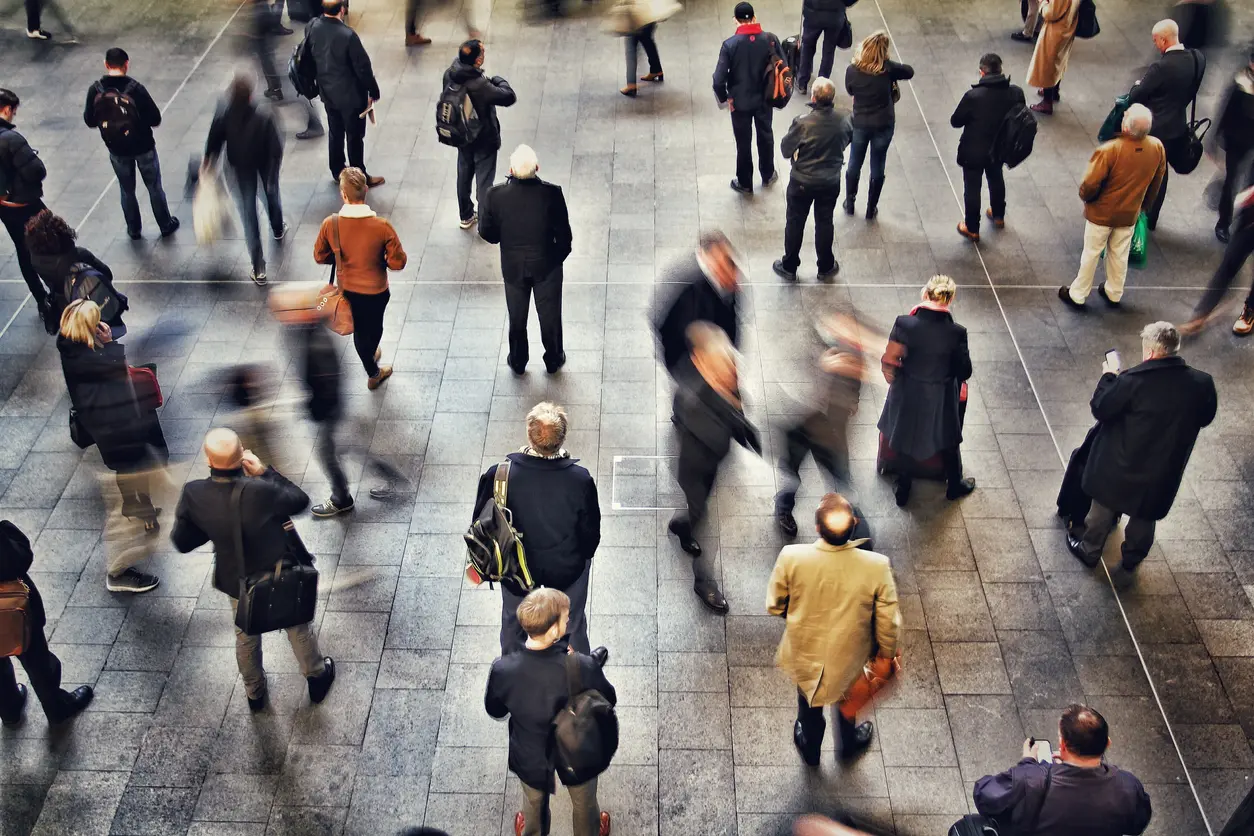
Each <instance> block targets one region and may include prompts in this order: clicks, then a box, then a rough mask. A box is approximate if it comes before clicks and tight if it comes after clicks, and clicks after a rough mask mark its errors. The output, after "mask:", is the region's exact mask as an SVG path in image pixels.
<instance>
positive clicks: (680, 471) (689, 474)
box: [671, 427, 722, 582]
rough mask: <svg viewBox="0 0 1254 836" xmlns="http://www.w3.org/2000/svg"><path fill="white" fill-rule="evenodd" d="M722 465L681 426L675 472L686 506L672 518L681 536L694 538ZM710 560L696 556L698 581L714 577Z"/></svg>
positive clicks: (695, 570) (693, 565)
mask: <svg viewBox="0 0 1254 836" xmlns="http://www.w3.org/2000/svg"><path fill="white" fill-rule="evenodd" d="M720 464H722V459H720V458H716V457H715V456H714V455H713V454H712V453H711V452H710V449H709V448H708V447H706V446H705V445H704V444H703V443H701V442H700V441H698V440H697V437H696V436H694V435H693V434H692V433H690V432H688V431H687V430H685V429H683V428H682V427H681V428H680V429H679V459H678V461H677V463H676V474H675V475H676V480H677V481H678V482H679V489H680V490H681V491H683V494H684V504H685V507H684V508H683V509H681V510H679V511H676V512H675V514H674V516H672V517H671V525H672V526H673V527H674V528H675V533H676V534H677V535H678V536H679V537H681V538H684V537H689V538H691V537H693V536H694V534H695V532H696V529H697V527H698V526H700V525H701V522H702V521H703V520H704V519H705V515H706V512H707V510H708V509H709V505H710V494H711V493H712V492H713V491H714V480H715V479H716V478H717V477H718V468H719V465H720ZM709 560H710V557H709V555H702V556H701V557H698V558H694V559H693V561H692V575H693V578H694V579H695V580H697V581H698V582H702V581H711V580H714V567H713V566H712V565H711V564H710V563H709Z"/></svg>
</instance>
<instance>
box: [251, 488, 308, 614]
mask: <svg viewBox="0 0 1254 836" xmlns="http://www.w3.org/2000/svg"><path fill="white" fill-rule="evenodd" d="M244 478H246V477H241V478H240V479H239V480H237V481H236V483H235V486H234V488H232V490H231V516H232V519H233V522H234V525H235V531H234V537H235V553H236V555H238V557H239V561H240V574H241V577H240V581H239V606H238V607H237V608H236V611H235V626H236V627H238V628H239V629H240V630H242V631H243V632H245V633H246V634H248V635H250V636H259V635H261V634H262V633H272V632H274V631H275V630H285V629H287V628H288V627H297V626H299V625H301V624H308V623H309V622H311V621H313V617H314V608H315V607H316V606H317V602H318V570H317V569H315V568H314V567H313V565H312V563H313V561H312V559H311V558H310V557H309V552H308V551H307V550H305V546H304V543H301V541H300V536H299V535H298V534H297V533H296V528H295V526H293V524H292V521H291V520H288V521H287V522H285V523H284V524H283V530H284V532H285V533H286V535H287V543H286V548H285V549H284V553H283V554H282V555H280V556H279V558H278V559H277V560H276V561H275V564H274V569H272V570H266V571H264V572H256V573H254V574H252V575H248V574H246V573H245V566H244V517H243V514H242V512H241V509H240V498H241V496H242V495H243V493H244ZM297 544H299V546H300V548H299V551H297V550H296V549H295V546H296V545H297Z"/></svg>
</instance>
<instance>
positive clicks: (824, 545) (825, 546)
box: [814, 537, 866, 552]
mask: <svg viewBox="0 0 1254 836" xmlns="http://www.w3.org/2000/svg"><path fill="white" fill-rule="evenodd" d="M865 542H866V538H865V537H863V538H861V539H859V540H850V541H849V542H848V543H845V545H843V546H833V545H832V544H831V543H829V542H827V541H826V540H824V539H823V538H822V537H820V538H819V539H817V540H815V541H814V547H815V548H817V549H818V550H819V551H821V552H847V551H851V550H853V549H857V548H861V547H862V545H863V544H864V543H865Z"/></svg>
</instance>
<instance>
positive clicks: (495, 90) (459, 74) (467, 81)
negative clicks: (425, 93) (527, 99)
mask: <svg viewBox="0 0 1254 836" xmlns="http://www.w3.org/2000/svg"><path fill="white" fill-rule="evenodd" d="M450 84H462V85H465V87H466V91H467V93H468V94H469V95H470V102H471V104H473V105H474V106H475V112H476V113H478V114H479V121H480V122H481V123H482V127H481V128H480V130H479V136H477V137H475V141H474V142H472V143H470V145H468V146H466V150H468V151H472V152H481V151H495V150H497V149H498V148H500V147H501V122H500V120H498V119H497V118H496V109H497V107H498V106H499V107H509V106H510V105H512V104H513V103H514V102H516V101H518V96H517V94H515V93H514V88H512V87H510V86H509V82H508V81H506V80H505V79H503V78H501V77H500V76H499V75H494V76H492V77H491V78H488V77H487V76H485V75H484V74H483V70H481V69H479V68H478V67H472V66H470V65H468V64H463V63H462V62H461V61H460V60H459V59H457V58H454V59H453V63H452V64H451V65H450V66H449V68H448V69H447V70H445V71H444V86H445V87H448V86H449V85H450Z"/></svg>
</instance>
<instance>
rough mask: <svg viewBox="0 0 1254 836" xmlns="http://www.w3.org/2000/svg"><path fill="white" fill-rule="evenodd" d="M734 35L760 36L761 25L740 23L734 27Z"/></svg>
mask: <svg viewBox="0 0 1254 836" xmlns="http://www.w3.org/2000/svg"><path fill="white" fill-rule="evenodd" d="M736 34H737V35H761V34H762V24H761V23H742V24H740V25H739V26H737V27H736Z"/></svg>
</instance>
